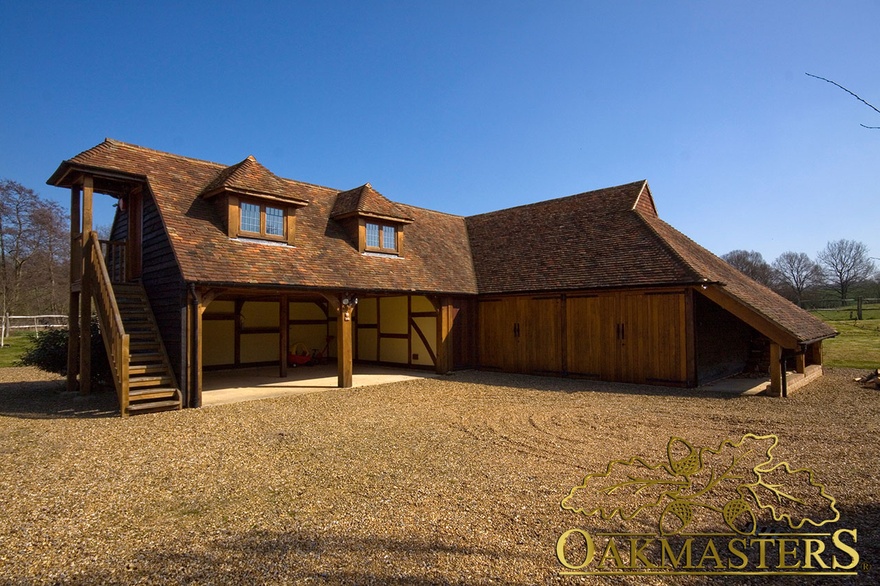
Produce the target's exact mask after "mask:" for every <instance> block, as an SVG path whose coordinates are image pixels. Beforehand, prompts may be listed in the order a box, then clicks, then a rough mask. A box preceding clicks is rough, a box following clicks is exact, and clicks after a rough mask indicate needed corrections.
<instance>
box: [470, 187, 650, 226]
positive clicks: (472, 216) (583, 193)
mask: <svg viewBox="0 0 880 586" xmlns="http://www.w3.org/2000/svg"><path fill="white" fill-rule="evenodd" d="M647 182H648V180H647V179H641V180H639V181H631V182H630V183H621V184H620V185H609V186H607V187H600V188H599V189H591V190H590V191H582V192H580V193H573V194H571V195H563V196H560V197H552V198H550V199H544V200H541V201H534V202H532V203H524V204H520V205H517V206H512V207H509V208H502V209H500V210H493V211H490V212H483V213H480V214H473V215H471V216H466V217H467V218H477V217H480V216H489V215H492V214H498V213H501V212H507V211H511V210H520V209H524V208H530V207H537V206H541V205H546V204H549V203H553V202H558V201H561V200H565V199H571V198H575V197H580V196H583V195H590V194H592V193H598V192H600V191H607V190H609V189H621V188H624V187H630V186H633V185H639V184H645V183H647ZM618 212H619V210H618Z"/></svg>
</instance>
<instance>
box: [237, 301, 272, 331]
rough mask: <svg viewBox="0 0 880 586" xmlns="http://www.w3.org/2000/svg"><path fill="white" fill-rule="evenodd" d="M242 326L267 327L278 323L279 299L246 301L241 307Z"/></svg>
mask: <svg viewBox="0 0 880 586" xmlns="http://www.w3.org/2000/svg"><path fill="white" fill-rule="evenodd" d="M241 316H242V320H243V321H242V327H245V328H267V327H272V326H277V325H278V302H277V301H245V302H244V305H242V308H241Z"/></svg>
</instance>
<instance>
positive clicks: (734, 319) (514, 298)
mask: <svg viewBox="0 0 880 586" xmlns="http://www.w3.org/2000/svg"><path fill="white" fill-rule="evenodd" d="M477 305H478V312H477V313H478V326H477V328H476V330H477V339H478V342H477V356H476V358H477V360H476V361H477V365H478V366H479V367H480V368H483V369H488V370H500V371H504V372H520V373H527V374H538V375H552V376H572V377H584V378H591V379H598V380H606V381H615V382H631V383H638V384H656V385H667V386H682V387H695V386H698V385H701V384H705V383H708V382H711V381H712V380H717V379H718V378H723V377H725V376H730V375H732V374H738V373H740V372H743V369H744V367H745V366H746V365H747V364H750V363H756V364H765V365H766V368H767V371H769V374H770V382H771V394H773V395H781V394H782V388H783V386H784V384H783V381H782V379H783V376H784V369H787V368H789V367H792V368H793V370H794V372H796V373H799V374H804V373H805V370H806V367H807V366H810V365H815V366H821V364H822V357H821V350H822V343H821V341H818V342H813V343H811V344H807V345H800V344H798V343H797V340H793V339H791V338H790V336H788V335H787V334H785V332H783V331H782V330H780V329H779V328H778V327H776V326H775V325H774V324H772V323H770V322H769V321H767V320H763V319H762V318H759V317H757V316H756V315H755V314H754V313H752V312H750V311H748V310H746V309H745V308H743V307H742V306H738V305H736V304H735V303H733V302H732V301H729V300H728V299H727V297H726V295H725V294H724V293H722V292H719V291H717V290H713V288H712V287H706V286H691V287H667V288H645V289H619V290H609V291H575V292H566V293H536V294H532V295H497V296H482V297H480V298H479V299H478V301H477ZM711 320H714V322H715V323H706V322H707V321H710V322H711ZM718 326H721V327H718ZM708 333H711V338H710V337H709V336H708V335H706V334H708ZM756 345H757V346H758V347H759V348H762V347H765V348H767V356H766V357H764V356H759V357H758V359H755V357H754V356H753V354H754V352H755V350H754V347H755V346H756ZM713 352H714V353H716V354H717V353H719V352H725V353H726V355H724V356H723V360H722V364H721V366H720V367H719V368H717V369H716V370H714V371H712V370H709V369H708V368H707V364H708V359H707V358H706V356H707V355H710V354H712V353H713ZM716 358H717V356H716Z"/></svg>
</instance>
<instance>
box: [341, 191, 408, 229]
mask: <svg viewBox="0 0 880 586" xmlns="http://www.w3.org/2000/svg"><path fill="white" fill-rule="evenodd" d="M358 215H362V216H370V217H375V218H383V219H388V220H394V221H397V222H412V220H413V219H412V218H411V217H410V216H409V214H408V213H407V212H406V210H404V209H403V208H402V207H401V206H399V205H397V204H395V203H393V202H392V201H390V200H388V199H387V198H386V197H385V196H384V195H382V194H381V193H379V192H378V191H376V190H375V189H373V186H372V185H370V184H369V183H366V184H364V185H361V186H360V187H356V188H354V189H350V190H348V191H343V192H342V193H340V194H339V195H337V196H336V202H335V203H334V204H333V211H332V213H331V214H330V217H331V218H336V219H342V218H347V217H351V216H358Z"/></svg>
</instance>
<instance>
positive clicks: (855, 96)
mask: <svg viewBox="0 0 880 586" xmlns="http://www.w3.org/2000/svg"><path fill="white" fill-rule="evenodd" d="M807 75H809V76H810V77H815V78H816V79H821V80H822V81H827V82H828V83H830V84H831V85H834V86H837V87H839V88H840V89H842V90H843V91H845V92H846V93H848V94H849V95H851V96H852V97H854V98H855V99H857V100H858V101H860V102H861V103H863V104H865V105H866V106H868V107H869V108H871V109H872V110H874V111H875V112H877V113H878V114H880V110H878V109H877V108H876V107H875V106H874V105H873V104H871V103H870V102H868V101H866V100H865V99H864V98H862V97H861V96H859V95H858V94H856V93H855V92H852V91H850V90H848V89H846V88H845V87H843V86H842V85H840V84H839V83H837V82H836V81H831V80H830V79H825V78H824V77H820V76H818V75H813V74H812V73H807ZM859 126H862V127H864V128H870V129H871V130H878V129H880V126H867V125H865V124H860V125H859Z"/></svg>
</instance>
